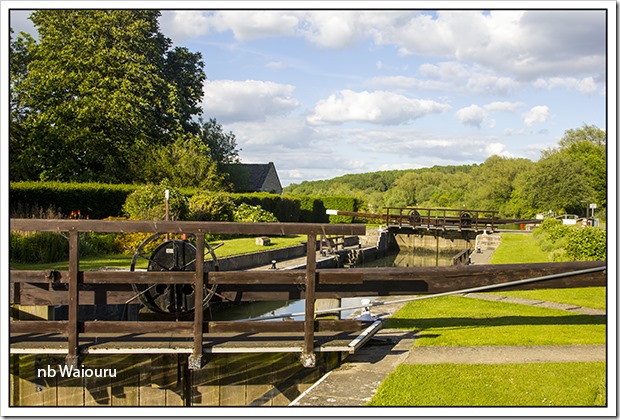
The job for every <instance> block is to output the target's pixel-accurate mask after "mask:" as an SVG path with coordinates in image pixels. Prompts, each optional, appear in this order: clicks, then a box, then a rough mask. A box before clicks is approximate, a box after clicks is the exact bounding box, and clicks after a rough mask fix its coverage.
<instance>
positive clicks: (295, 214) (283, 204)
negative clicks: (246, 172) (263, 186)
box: [230, 192, 301, 222]
mask: <svg viewBox="0 0 620 420" xmlns="http://www.w3.org/2000/svg"><path fill="white" fill-rule="evenodd" d="M230 197H231V199H232V200H233V201H234V203H235V205H237V206H238V205H240V204H242V203H245V204H248V205H250V206H260V207H261V208H262V209H264V210H266V211H268V212H270V213H273V215H274V216H275V217H276V218H277V219H278V220H279V221H281V222H297V221H299V216H300V212H301V210H300V201H299V200H298V199H297V198H292V197H286V196H281V195H279V194H270V193H266V192H258V193H232V194H230Z"/></svg>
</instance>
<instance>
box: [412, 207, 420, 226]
mask: <svg viewBox="0 0 620 420" xmlns="http://www.w3.org/2000/svg"><path fill="white" fill-rule="evenodd" d="M421 221H422V216H420V213H419V212H418V211H417V210H411V211H410V212H409V223H410V224H411V225H414V226H415V225H417V224H419V223H420V222H421Z"/></svg>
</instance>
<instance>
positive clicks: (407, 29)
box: [377, 10, 606, 79]
mask: <svg viewBox="0 0 620 420" xmlns="http://www.w3.org/2000/svg"><path fill="white" fill-rule="evenodd" d="M377 42H379V43H380V44H392V45H396V46H398V47H399V51H400V53H401V54H403V55H423V56H429V57H455V58H456V59H457V60H458V61H472V62H475V63H477V64H479V65H482V66H484V67H486V68H488V69H493V70H494V71H497V72H504V73H508V74H513V75H515V76H517V77H519V78H523V79H532V78H536V77H541V76H543V75H552V74H557V73H564V74H571V73H572V74H579V73H581V74H583V73H584V72H590V73H596V74H602V73H604V71H605V54H606V52H605V11H603V10H601V11H585V10H572V11H571V10H553V11H541V10H529V11H508V10H495V11H491V12H490V13H483V12H480V11H464V10H458V11H439V12H437V13H436V15H434V16H432V15H429V14H426V15H417V16H415V17H413V18H411V19H410V20H409V21H408V22H406V23H405V24H403V25H400V26H397V25H394V26H391V27H387V28H385V29H384V31H383V32H382V33H381V36H379V37H378V38H377Z"/></svg>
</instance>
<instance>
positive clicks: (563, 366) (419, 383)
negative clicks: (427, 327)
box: [368, 362, 607, 407]
mask: <svg viewBox="0 0 620 420" xmlns="http://www.w3.org/2000/svg"><path fill="white" fill-rule="evenodd" d="M605 375H606V365H605V363H604V362H583V363H576V362H572V363H527V364H516V363H507V364H451V363H444V364H431V365H415V364H414V365H409V364H401V365H398V366H397V367H396V370H395V371H394V372H392V373H391V374H390V375H389V376H388V377H387V378H386V380H385V381H384V382H382V383H381V385H380V386H379V389H378V390H377V392H376V394H375V395H374V396H373V398H372V400H371V401H370V402H369V403H368V405H371V406H401V407H402V406H426V407H432V406H442V407H446V406H452V407H466V406H467V407H473V406H483V407H517V406H519V407H525V406H529V407H543V406H554V407H575V406H586V407H592V406H606V394H607V390H606V385H605V384H606V379H605Z"/></svg>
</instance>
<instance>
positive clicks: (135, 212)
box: [123, 180, 189, 220]
mask: <svg viewBox="0 0 620 420" xmlns="http://www.w3.org/2000/svg"><path fill="white" fill-rule="evenodd" d="M167 189H168V190H170V199H169V219H170V220H186V219H187V217H188V215H189V204H188V199H187V197H186V196H185V194H183V193H181V192H180V191H179V190H178V189H174V188H170V185H169V184H168V181H167V180H163V181H162V182H160V183H159V185H153V184H149V185H144V186H141V187H139V188H138V189H137V190H136V191H134V192H133V193H131V194H130V195H129V196H128V197H127V200H126V201H125V204H124V205H123V211H124V212H125V214H126V215H127V216H128V217H129V218H130V219H133V220H164V219H165V217H166V200H165V196H164V192H165V190H167Z"/></svg>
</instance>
